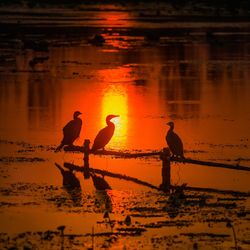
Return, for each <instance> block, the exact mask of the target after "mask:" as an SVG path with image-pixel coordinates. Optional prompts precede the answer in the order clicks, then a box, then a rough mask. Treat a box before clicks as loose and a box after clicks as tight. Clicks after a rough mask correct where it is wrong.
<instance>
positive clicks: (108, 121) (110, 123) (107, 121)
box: [106, 120, 114, 126]
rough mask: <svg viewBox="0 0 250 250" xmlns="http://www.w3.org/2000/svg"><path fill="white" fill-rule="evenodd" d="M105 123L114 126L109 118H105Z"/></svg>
mask: <svg viewBox="0 0 250 250" xmlns="http://www.w3.org/2000/svg"><path fill="white" fill-rule="evenodd" d="M106 123H107V125H108V126H114V123H113V122H111V121H110V120H106Z"/></svg>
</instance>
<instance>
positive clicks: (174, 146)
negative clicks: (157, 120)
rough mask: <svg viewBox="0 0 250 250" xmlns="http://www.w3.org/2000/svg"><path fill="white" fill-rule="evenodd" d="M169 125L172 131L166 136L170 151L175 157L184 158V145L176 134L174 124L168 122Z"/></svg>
mask: <svg viewBox="0 0 250 250" xmlns="http://www.w3.org/2000/svg"><path fill="white" fill-rule="evenodd" d="M167 125H169V126H170V129H169V130H168V132H167V135H166V141H167V144H168V147H169V149H170V151H171V152H172V154H173V156H176V157H181V158H184V154H183V143H182V141H181V138H180V137H179V136H178V135H177V134H176V133H175V132H174V123H173V122H168V123H167Z"/></svg>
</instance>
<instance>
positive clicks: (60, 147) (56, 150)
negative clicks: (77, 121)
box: [55, 143, 64, 152]
mask: <svg viewBox="0 0 250 250" xmlns="http://www.w3.org/2000/svg"><path fill="white" fill-rule="evenodd" d="M63 146H64V144H63V143H61V144H60V145H59V146H58V147H57V148H56V149H55V152H59V151H61V149H62V148H63Z"/></svg>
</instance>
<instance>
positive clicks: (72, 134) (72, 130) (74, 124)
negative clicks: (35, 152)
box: [55, 111, 82, 152]
mask: <svg viewBox="0 0 250 250" xmlns="http://www.w3.org/2000/svg"><path fill="white" fill-rule="evenodd" d="M81 114H82V113H81V112H79V111H76V112H74V115H73V120H71V121H69V122H68V123H67V124H66V125H65V126H64V128H63V139H62V142H61V144H60V145H59V146H58V147H57V148H56V150H55V152H58V151H60V150H61V149H62V148H63V147H64V146H65V145H68V146H72V145H73V142H74V141H75V140H76V139H77V138H78V137H79V135H80V132H81V128H82V120H81V119H80V118H79V117H78V116H79V115H81Z"/></svg>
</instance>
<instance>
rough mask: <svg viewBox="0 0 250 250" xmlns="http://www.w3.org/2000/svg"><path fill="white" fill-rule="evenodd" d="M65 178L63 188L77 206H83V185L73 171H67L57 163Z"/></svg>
mask: <svg viewBox="0 0 250 250" xmlns="http://www.w3.org/2000/svg"><path fill="white" fill-rule="evenodd" d="M55 165H56V167H57V168H58V169H59V170H60V173H61V175H62V177H63V187H64V188H65V190H66V191H67V192H68V193H69V195H70V197H71V199H72V201H73V202H74V204H75V205H79V206H80V205H81V196H82V192H81V185H80V181H79V180H78V179H77V178H76V176H75V175H74V173H73V171H72V170H65V169H64V168H62V167H61V166H60V165H59V164H57V163H55Z"/></svg>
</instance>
